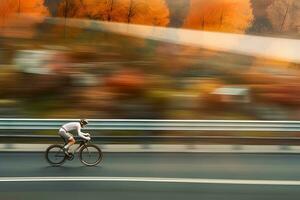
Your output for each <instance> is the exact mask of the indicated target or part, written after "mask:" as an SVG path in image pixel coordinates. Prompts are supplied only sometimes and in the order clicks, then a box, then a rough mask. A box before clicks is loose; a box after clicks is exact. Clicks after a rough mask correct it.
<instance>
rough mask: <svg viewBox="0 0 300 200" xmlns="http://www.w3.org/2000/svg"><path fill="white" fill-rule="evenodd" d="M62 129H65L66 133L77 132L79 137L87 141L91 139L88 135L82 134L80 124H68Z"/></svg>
mask: <svg viewBox="0 0 300 200" xmlns="http://www.w3.org/2000/svg"><path fill="white" fill-rule="evenodd" d="M61 129H63V130H64V131H66V132H70V131H75V130H76V131H77V134H78V136H79V137H81V138H84V139H86V140H88V139H90V137H89V136H88V133H83V132H81V125H80V123H79V122H70V123H66V124H64V125H63V126H62V127H61Z"/></svg>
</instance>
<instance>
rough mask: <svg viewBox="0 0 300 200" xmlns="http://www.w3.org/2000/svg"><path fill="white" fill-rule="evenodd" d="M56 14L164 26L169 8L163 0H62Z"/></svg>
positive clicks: (166, 22) (167, 18)
mask: <svg viewBox="0 0 300 200" xmlns="http://www.w3.org/2000/svg"><path fill="white" fill-rule="evenodd" d="M58 16H63V17H79V18H88V19H94V20H102V21H114V22H123V23H135V24H145V25H156V26H166V25H168V23H169V8H168V6H167V4H166V2H165V0H151V1H148V0H63V1H62V2H61V3H60V5H59V9H58Z"/></svg>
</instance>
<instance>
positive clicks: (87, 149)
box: [45, 138, 103, 166]
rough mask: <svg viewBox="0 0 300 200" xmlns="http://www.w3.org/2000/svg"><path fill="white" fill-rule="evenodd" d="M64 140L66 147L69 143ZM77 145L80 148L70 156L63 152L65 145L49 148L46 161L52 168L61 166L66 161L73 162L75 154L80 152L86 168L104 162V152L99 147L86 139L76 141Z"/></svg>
mask: <svg viewBox="0 0 300 200" xmlns="http://www.w3.org/2000/svg"><path fill="white" fill-rule="evenodd" d="M62 139H63V140H64V143H65V144H64V145H66V144H67V141H66V140H65V139H64V138H62ZM75 144H79V146H78V147H77V148H76V149H75V150H74V151H73V152H72V153H71V152H69V156H68V155H66V154H65V153H64V151H63V147H64V145H59V144H53V145H51V146H49V147H48V148H47V150H46V153H45V156H46V160H47V161H48V163H49V164H51V165H52V166H61V165H62V164H63V163H64V162H65V161H66V160H70V161H71V160H73V159H74V157H75V156H74V154H75V153H76V152H77V151H78V150H79V151H78V153H79V160H80V161H81V163H83V164H84V165H86V166H96V165H98V164H99V163H100V162H101V161H102V156H103V155H102V151H101V149H100V148H99V147H98V146H96V145H94V144H91V143H90V141H87V140H84V139H79V140H78V139H76V142H75ZM75 144H74V145H75Z"/></svg>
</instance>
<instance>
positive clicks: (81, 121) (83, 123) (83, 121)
mask: <svg viewBox="0 0 300 200" xmlns="http://www.w3.org/2000/svg"><path fill="white" fill-rule="evenodd" d="M88 123H89V122H88V120H86V119H81V120H80V124H82V125H87V124H88Z"/></svg>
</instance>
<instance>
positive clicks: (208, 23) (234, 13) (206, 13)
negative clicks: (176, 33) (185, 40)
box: [184, 0, 253, 33]
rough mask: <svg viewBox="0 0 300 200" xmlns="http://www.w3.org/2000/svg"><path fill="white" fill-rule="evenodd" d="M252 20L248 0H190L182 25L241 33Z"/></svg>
mask: <svg viewBox="0 0 300 200" xmlns="http://www.w3.org/2000/svg"><path fill="white" fill-rule="evenodd" d="M252 21H253V14H252V7H251V3H250V0H210V1H206V0H191V2H190V9H189V12H188V15H187V17H186V20H185V23H184V27H185V28H192V29H200V30H206V31H224V32H235V33H243V32H245V30H246V29H247V28H248V27H250V26H251V24H252Z"/></svg>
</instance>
